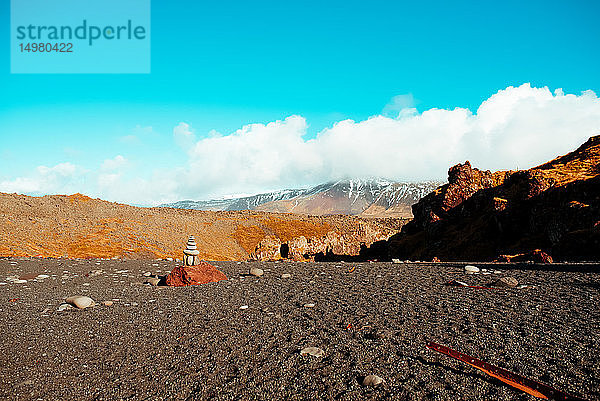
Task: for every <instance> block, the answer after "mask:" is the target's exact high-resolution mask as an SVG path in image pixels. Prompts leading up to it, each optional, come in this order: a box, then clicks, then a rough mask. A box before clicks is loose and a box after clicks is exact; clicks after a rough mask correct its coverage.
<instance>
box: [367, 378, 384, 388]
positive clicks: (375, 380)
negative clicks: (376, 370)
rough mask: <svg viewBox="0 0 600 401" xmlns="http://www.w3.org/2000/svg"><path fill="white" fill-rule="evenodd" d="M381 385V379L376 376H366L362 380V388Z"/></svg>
mask: <svg viewBox="0 0 600 401" xmlns="http://www.w3.org/2000/svg"><path fill="white" fill-rule="evenodd" d="M381 383H383V379H382V378H381V377H379V376H377V375H368V376H366V377H365V378H364V379H363V382H362V384H363V386H370V387H375V386H379V385H380V384H381Z"/></svg>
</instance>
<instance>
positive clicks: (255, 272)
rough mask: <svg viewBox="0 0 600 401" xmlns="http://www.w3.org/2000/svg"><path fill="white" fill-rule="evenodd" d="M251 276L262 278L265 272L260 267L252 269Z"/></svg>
mask: <svg viewBox="0 0 600 401" xmlns="http://www.w3.org/2000/svg"><path fill="white" fill-rule="evenodd" d="M250 274H251V275H253V276H256V277H260V276H262V275H263V274H265V272H264V271H263V270H262V269H259V268H258V267H251V268H250Z"/></svg>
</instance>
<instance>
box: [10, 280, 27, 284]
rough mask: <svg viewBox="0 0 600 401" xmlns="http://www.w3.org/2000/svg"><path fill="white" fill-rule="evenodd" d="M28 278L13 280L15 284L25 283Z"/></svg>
mask: <svg viewBox="0 0 600 401" xmlns="http://www.w3.org/2000/svg"><path fill="white" fill-rule="evenodd" d="M26 282H27V280H13V284H25V283H26Z"/></svg>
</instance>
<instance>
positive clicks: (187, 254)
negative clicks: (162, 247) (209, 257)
mask: <svg viewBox="0 0 600 401" xmlns="http://www.w3.org/2000/svg"><path fill="white" fill-rule="evenodd" d="M186 245H187V246H186V249H184V250H183V264H184V265H185V266H196V265H197V264H198V263H199V262H200V259H199V258H198V255H199V254H200V251H199V250H198V248H197V247H196V239H195V238H194V236H193V235H190V237H189V238H188V241H187V244H186Z"/></svg>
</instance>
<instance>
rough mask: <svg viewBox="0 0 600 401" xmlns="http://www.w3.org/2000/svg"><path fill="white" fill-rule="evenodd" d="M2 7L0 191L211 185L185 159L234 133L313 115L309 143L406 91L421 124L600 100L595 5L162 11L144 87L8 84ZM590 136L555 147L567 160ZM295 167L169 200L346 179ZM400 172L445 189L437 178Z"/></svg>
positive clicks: (74, 78)
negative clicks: (492, 104) (116, 167)
mask: <svg viewBox="0 0 600 401" xmlns="http://www.w3.org/2000/svg"><path fill="white" fill-rule="evenodd" d="M0 4H1V5H0V15H1V18H2V20H3V21H4V23H2V24H1V25H0V26H1V30H0V32H2V36H3V38H4V39H3V40H2V41H0V93H1V95H2V96H0V183H2V182H4V183H7V182H8V183H10V182H13V183H15V182H16V180H17V179H18V178H27V177H29V178H31V179H32V180H33V179H41V178H40V177H37V178H36V176H35V175H36V174H38V173H39V171H38V172H36V171H37V170H36V169H37V168H38V167H39V166H47V167H52V166H56V165H59V164H61V163H70V164H72V165H74V166H77V167H78V168H80V169H81V171H82V173H81V174H82V175H80V176H79V179H80V181H72V182H70V184H69V185H67V186H64V185H62V184H61V185H58V184H57V186H56V189H53V188H52V187H51V186H50V187H48V186H45V187H44V186H41V187H40V188H39V189H38V190H34V191H23V192H29V193H34V194H42V193H46V192H60V190H68V189H79V188H80V189H81V192H86V191H87V192H89V193H90V194H92V195H96V196H104V197H106V198H112V200H119V201H129V202H131V203H140V200H139V199H133V198H132V197H131V196H130V195H127V194H121V195H119V194H118V193H107V192H105V191H103V190H102V189H100V188H99V187H98V186H97V185H93V184H91V183H90V182H89V180H91V178H90V177H91V176H89V174H91V172H94V171H99V170H100V168H101V167H100V166H101V165H102V163H103V162H104V161H105V160H109V159H114V158H115V157H116V156H122V158H124V159H125V160H126V161H127V162H126V163H123V165H124V166H127V167H128V168H127V169H126V170H123V171H121V172H119V174H121V175H120V178H121V179H122V180H125V181H126V182H129V183H130V184H131V182H133V181H131V180H134V181H135V180H137V179H143V180H146V181H148V180H153V179H154V178H153V174H157V175H159V176H162V177H163V178H164V177H165V176H167V175H169V174H170V173H172V174H175V175H177V174H180V175H181V174H183V175H185V174H188V175H189V174H191V175H194V174H199V175H201V174H202V172H194V171H193V168H194V166H196V167H201V165H197V164H196V163H194V160H195V159H194V157H198V152H199V154H203V151H202V149H199V150H198V152H197V153H196V154H195V156H194V155H192V156H190V154H189V151H190V149H191V148H193V147H195V146H197V145H196V143H197V142H199V141H202V139H203V138H207V137H211V136H215V133H214V131H217V132H218V133H220V135H221V136H228V135H231V134H232V133H233V132H234V131H236V130H238V129H240V128H242V127H243V126H246V125H248V124H254V123H260V124H268V123H270V122H275V121H285V119H286V118H287V117H290V116H301V117H302V118H303V119H304V121H305V124H306V127H301V128H299V129H300V131H301V135H302V136H303V137H302V141H303V143H305V142H310V141H311V139H315V138H317V137H319V135H321V134H322V132H323V130H324V129H326V128H328V127H329V128H331V127H332V126H333V125H334V124H335V123H337V122H339V121H343V120H346V119H351V120H353V121H355V122H357V123H358V122H361V121H365V120H367V119H368V118H369V117H372V116H377V115H382V114H383V115H385V114H386V113H387V112H385V111H384V109H385V108H386V105H388V109H389V108H390V106H389V104H390V102H393V101H392V99H393V98H394V96H398V95H406V96H404V97H401V98H397V99H403V100H401V101H400V103H401V104H400V106H401V107H400V106H399V107H398V108H402V107H405V108H412V107H414V108H415V109H416V111H415V110H413V111H411V113H413V114H414V113H417V114H418V115H419V114H421V113H423V112H426V111H427V110H430V109H434V108H437V109H444V110H454V109H455V108H465V109H468V110H470V111H471V112H473V113H476V111H477V109H478V108H479V107H480V105H481V104H482V103H483V102H485V101H486V100H488V99H490V97H491V96H492V95H494V94H495V93H497V92H498V91H501V90H505V89H506V88H508V87H511V86H514V87H519V86H521V85H522V84H524V83H529V84H530V86H531V87H532V88H544V87H548V89H549V91H550V92H551V93H554V91H555V89H557V88H562V90H563V91H564V93H567V94H575V95H577V96H580V95H581V93H582V92H584V91H587V90H591V91H593V92H595V93H597V92H598V90H599V89H600V74H598V66H599V65H600V51H599V48H598V43H599V41H600V26H599V25H598V24H597V18H598V16H599V15H600V3H598V2H595V1H568V2H567V1H560V2H559V1H527V2H522V1H504V2H482V1H473V2H467V1H459V2H449V1H429V2H400V1H396V2H389V1H388V2H383V1H370V2H365V1H360V2H359V1H343V2H341V1H319V2H316V1H306V2H283V1H276V2H275V1H273V2H270V1H269V2H267V1H264V2H261V1H253V2H247V1H240V2H204V1H187V2H183V1H176V0H175V1H158V0H154V1H153V2H152V28H151V30H152V42H151V51H152V58H151V71H152V72H151V73H150V74H139V75H136V74H122V75H119V74H106V75H102V74H77V75H71V74H10V58H9V50H10V49H9V46H10V41H9V35H10V31H9V29H10V23H9V16H10V3H9V1H7V0H1V3H0ZM116 62H118V60H116ZM411 99H412V100H411ZM594 102H595V100H594ZM595 104H596V103H594V105H595ZM573 107H576V108H577V107H579V106H577V105H575V106H573ZM391 109H392V110H393V111H394V112H397V111H398V110H396V109H395V108H394V107H393V106H392V107H391ZM594 110H595V109H594ZM586 115H587V114H586ZM182 122H183V123H185V124H188V125H189V130H190V134H191V135H193V141H188V142H186V143H187V148H186V147H185V146H183V147H182V146H181V141H180V142H178V141H176V140H175V139H176V138H175V139H174V128H175V127H176V126H178V125H179V124H180V123H182ZM595 124H596V120H593V121H591V122H589V127H588V126H587V125H586V126H585V127H584V129H583V130H584V131H586V135H587V131H589V130H592V131H593V129H594V128H600V126H599V127H596V125H595ZM284 125H285V124H284ZM149 127H151V128H149ZM211 131H212V133H211ZM417 131H418V130H417ZM419 132H420V131H419ZM240 135H241V134H240ZM274 135H279V134H274ZM290 135H291V134H290ZM365 135H366V134H365ZM420 135H422V134H420ZM238 136H239V135H238ZM581 136H582V135H576V138H575V137H574V138H573V139H572V140H567V141H566V142H565V143H564V144H563V147H558V148H556V149H563V148H564V149H565V150H566V151H568V150H569V148H568V147H569V146H572V143H574V142H575V139H577V140H580V139H581V138H580V137H581ZM417 139H418V138H415V140H417ZM380 146H385V143H381V144H380ZM215 149H221V148H219V147H217V148H215ZM556 149H554V148H553V149H552V151H556ZM231 155H235V153H231ZM271 156H272V157H275V158H282V157H286V156H285V155H281V154H275V155H273V154H271ZM455 156H456V157H464V156H469V155H465V154H463V153H460V152H459V153H457V154H456V155H455ZM542 156H544V157H545V156H546V154H543V155H540V157H542ZM444 161H446V160H445V159H444ZM448 161H454V159H453V158H452V157H449V158H448ZM390 162H392V161H390ZM526 162H527V161H524V163H526ZM216 163H218V161H217V162H216ZM223 163H226V161H223ZM303 163H305V164H306V163H309V162H308V161H306V160H303ZM500 167H502V166H500ZM446 168H447V167H446ZM177 169H179V170H177ZM176 170H177V171H179V172H178V173H175V171H176ZM288 170H289V171H288V172H286V173H285V174H283V173H282V174H279V176H278V177H275V178H274V179H273V180H271V181H269V182H265V183H263V184H261V185H257V186H253V185H246V184H247V181H244V182H245V183H246V184H244V183H240V185H237V186H236V185H232V186H231V187H227V188H225V187H223V188H218V186H216V184H213V185H212V186H211V187H210V188H208V187H207V188H203V187H202V186H201V185H199V186H196V187H195V188H196V189H195V190H194V191H187V192H186V191H184V190H181V189H176V188H174V189H173V191H172V193H171V194H164V195H163V196H161V197H159V198H160V199H158V198H157V201H158V200H161V199H163V198H165V199H166V198H177V197H180V196H183V197H193V198H202V197H205V196H218V195H224V194H225V192H227V191H231V192H252V191H255V190H263V189H264V190H267V189H275V187H277V186H280V185H282V186H287V185H286V184H287V182H288V181H293V182H289V184H290V185H292V184H293V185H302V184H303V183H304V184H311V183H313V182H312V181H315V180H320V179H324V178H328V177H329V176H331V177H332V178H333V177H334V176H339V175H343V174H344V171H341V170H344V168H343V167H340V166H337V167H335V168H333V167H332V168H329V169H328V170H327V171H326V172H320V173H318V174H316V173H314V172H308V171H307V169H306V168H295V167H294V168H289V169H288ZM308 170H310V169H308ZM258 171H262V170H258ZM294 172H297V175H294V179H293V180H289V176H290V174H293V173H294ZM86 174H88V175H87V176H86ZM215 174H217V173H215ZM347 174H350V172H347ZM369 174H372V172H369ZM390 174H391V175H394V177H389V178H394V179H403V178H407V179H410V178H418V179H421V178H426V177H427V176H431V177H430V178H432V179H434V178H444V177H443V176H442V177H439V175H440V172H439V171H438V170H432V171H423V172H421V173H420V174H415V173H414V172H409V171H407V172H406V174H403V173H402V171H400V172H398V171H391V173H390V172H388V175H390ZM441 174H442V175H443V171H442V173H441ZM276 175H277V174H276ZM82 177H83V178H82ZM86 177H88V178H86ZM215 177H218V175H215ZM285 177H288V178H287V181H286V179H285ZM97 178H98V177H97V176H94V178H93V179H97ZM165 179H166V178H165ZM223 179H228V180H232V179H233V180H234V181H235V178H232V177H229V176H224V177H223ZM81 180H83V181H84V182H81ZM127 180H129V181H127ZM214 181H218V179H217V178H214ZM78 185H79V187H78ZM4 187H5V188H4V189H5V190H6V188H9V189H10V188H18V186H15V185H12V186H10V185H9V186H7V185H4ZM25 189H26V188H25ZM1 190H3V187H2V185H0V191H1ZM128 196H129V198H128Z"/></svg>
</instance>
